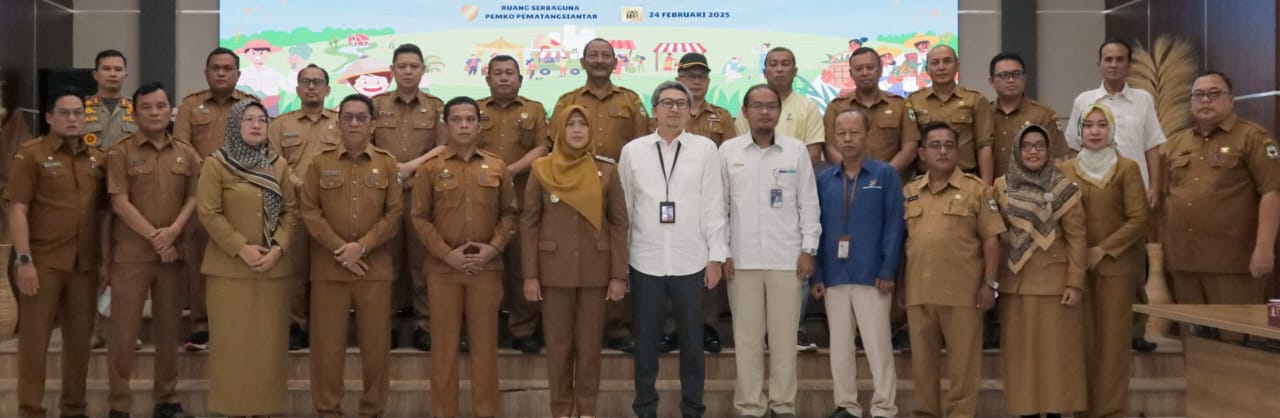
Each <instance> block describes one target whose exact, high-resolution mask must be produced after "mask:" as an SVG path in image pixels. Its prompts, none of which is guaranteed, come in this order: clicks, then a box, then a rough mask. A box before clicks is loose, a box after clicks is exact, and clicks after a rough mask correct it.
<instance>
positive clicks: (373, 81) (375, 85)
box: [351, 74, 391, 97]
mask: <svg viewBox="0 0 1280 418" xmlns="http://www.w3.org/2000/svg"><path fill="white" fill-rule="evenodd" d="M389 87H391V81H390V80H387V78H386V77H383V76H381V75H378V74H362V75H360V76H359V77H356V81H354V82H352V83H351V89H352V90H355V91H356V93H360V94H362V95H364V96H365V97H373V96H377V95H378V94H380V93H382V92H384V91H387V88H389Z"/></svg>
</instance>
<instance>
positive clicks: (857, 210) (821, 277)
mask: <svg viewBox="0 0 1280 418" xmlns="http://www.w3.org/2000/svg"><path fill="white" fill-rule="evenodd" d="M846 177H847V176H845V174H844V166H841V165H836V166H832V167H830V168H828V169H826V170H823V171H822V173H821V174H818V202H819V204H820V206H821V208H822V216H821V220H822V238H821V239H820V240H819V244H818V262H817V271H816V272H815V274H814V275H813V278H812V279H810V283H813V284H816V283H822V284H824V285H826V286H827V287H833V286H842V285H849V284H857V285H866V286H874V285H875V282H876V278H887V279H893V278H895V277H896V276H897V273H898V260H899V259H900V258H901V257H902V243H903V240H904V239H905V236H906V225H905V224H904V222H903V220H902V213H903V201H902V181H901V180H899V179H898V172H897V171H895V170H894V169H893V167H892V166H890V165H889V164H886V163H884V162H881V161H876V160H873V159H871V158H865V159H863V161H862V170H861V171H859V174H858V178H857V184H856V185H853V184H849V185H850V187H849V191H850V192H851V193H852V196H853V197H854V199H853V207H852V208H851V209H850V210H849V214H848V219H847V222H846V218H845V216H846V215H845V206H844V205H845V193H844V191H845V185H846V184H847V182H848V183H852V180H853V179H848V180H846ZM854 188H856V190H857V191H856V192H854V191H853V189H854ZM843 235H848V236H849V237H850V244H849V258H848V259H846V260H841V259H839V257H838V255H839V254H838V248H839V247H838V245H839V244H838V242H839V240H840V237H841V236H843Z"/></svg>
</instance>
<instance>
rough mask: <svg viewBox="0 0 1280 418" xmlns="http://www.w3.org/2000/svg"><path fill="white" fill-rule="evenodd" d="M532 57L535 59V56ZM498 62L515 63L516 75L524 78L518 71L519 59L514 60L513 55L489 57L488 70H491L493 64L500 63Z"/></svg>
mask: <svg viewBox="0 0 1280 418" xmlns="http://www.w3.org/2000/svg"><path fill="white" fill-rule="evenodd" d="M534 59H537V58H534ZM500 62H510V63H512V64H515V65H516V77H519V78H521V79H524V74H521V73H520V61H516V58H515V57H512V56H510V55H498V56H495V57H493V58H490V59H489V71H493V64H497V63H500Z"/></svg>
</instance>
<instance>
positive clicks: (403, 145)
mask: <svg viewBox="0 0 1280 418" xmlns="http://www.w3.org/2000/svg"><path fill="white" fill-rule="evenodd" d="M373 108H374V110H375V111H377V114H376V115H374V119H373V127H374V129H373V145H374V146H376V147H378V148H381V149H384V150H386V151H388V152H390V153H391V155H394V156H396V161H397V162H402V163H403V162H407V161H409V160H412V159H414V158H418V157H421V156H422V155H423V154H426V153H427V151H430V150H431V149H432V148H435V146H436V144H438V143H443V140H444V138H443V134H442V133H441V129H442V127H443V125H442V124H440V123H439V122H440V116H441V115H442V114H444V101H442V100H440V98H438V97H436V96H432V95H430V94H427V93H423V92H421V91H419V92H417V94H416V95H414V96H413V99H412V100H409V101H405V100H403V99H401V98H400V95H399V94H396V92H395V90H391V91H387V92H384V93H382V94H379V95H377V96H373Z"/></svg>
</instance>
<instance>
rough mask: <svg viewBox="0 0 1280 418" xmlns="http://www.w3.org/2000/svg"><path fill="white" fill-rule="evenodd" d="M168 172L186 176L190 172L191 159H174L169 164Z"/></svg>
mask: <svg viewBox="0 0 1280 418" xmlns="http://www.w3.org/2000/svg"><path fill="white" fill-rule="evenodd" d="M169 172H170V173H172V174H174V175H178V176H183V177H186V176H187V175H188V174H189V173H191V161H188V160H185V159H182V158H178V159H176V160H174V161H173V163H171V164H169Z"/></svg>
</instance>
